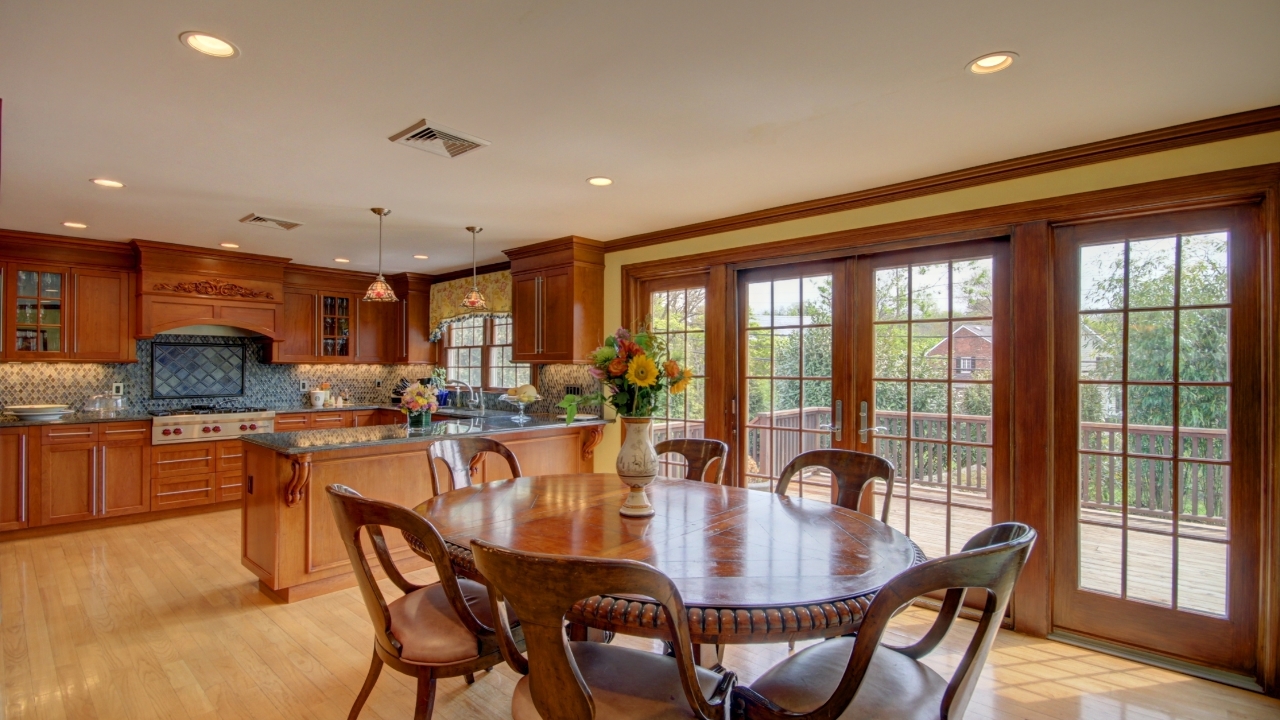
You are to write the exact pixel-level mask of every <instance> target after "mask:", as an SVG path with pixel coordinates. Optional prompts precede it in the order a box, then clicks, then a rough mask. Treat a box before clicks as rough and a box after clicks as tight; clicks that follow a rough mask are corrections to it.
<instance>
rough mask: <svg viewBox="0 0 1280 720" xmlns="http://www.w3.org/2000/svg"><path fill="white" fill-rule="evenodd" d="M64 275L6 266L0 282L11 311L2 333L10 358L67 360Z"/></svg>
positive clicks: (44, 269)
mask: <svg viewBox="0 0 1280 720" xmlns="http://www.w3.org/2000/svg"><path fill="white" fill-rule="evenodd" d="M68 274H69V273H68V272H67V270H66V269H65V268H48V267H39V266H27V265H23V264H19V263H9V265H8V267H7V272H5V273H4V276H3V278H2V279H3V281H4V284H5V286H6V287H5V290H6V294H7V295H8V297H9V298H10V302H9V303H7V305H8V306H9V308H12V310H11V311H10V313H11V314H10V313H6V315H7V317H6V318H5V321H6V322H5V323H4V326H3V331H4V332H5V334H6V337H5V343H6V345H8V349H9V350H10V352H11V353H12V356H13V357H15V358H23V359H45V358H47V359H54V358H64V357H66V356H67V353H68V347H67V309H68V307H67V295H68V293H67V290H68V282H67V277H68Z"/></svg>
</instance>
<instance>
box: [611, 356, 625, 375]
mask: <svg viewBox="0 0 1280 720" xmlns="http://www.w3.org/2000/svg"><path fill="white" fill-rule="evenodd" d="M608 369H609V374H610V375H612V376H613V377H622V376H623V375H626V374H627V359H626V358H625V357H623V356H622V355H618V356H617V357H615V358H614V359H613V360H610V361H609V368H608Z"/></svg>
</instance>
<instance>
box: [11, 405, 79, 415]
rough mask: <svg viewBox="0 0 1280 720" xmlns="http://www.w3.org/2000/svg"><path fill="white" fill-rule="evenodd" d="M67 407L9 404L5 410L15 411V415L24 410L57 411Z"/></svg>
mask: <svg viewBox="0 0 1280 720" xmlns="http://www.w3.org/2000/svg"><path fill="white" fill-rule="evenodd" d="M67 407H68V406H67V405H9V406H6V407H5V410H6V411H8V412H11V413H13V414H14V415H19V414H21V413H24V412H25V413H33V412H39V413H50V412H57V411H59V410H66V409H67Z"/></svg>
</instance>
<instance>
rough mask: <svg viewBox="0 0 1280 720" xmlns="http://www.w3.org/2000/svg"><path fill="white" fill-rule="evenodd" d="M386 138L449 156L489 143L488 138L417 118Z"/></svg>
mask: <svg viewBox="0 0 1280 720" xmlns="http://www.w3.org/2000/svg"><path fill="white" fill-rule="evenodd" d="M387 139H388V140H390V141H391V142H393V143H396V144H397V145H407V146H409V147H411V148H417V149H418V150H426V151H427V152H429V153H434V154H436V155H439V156H441V157H449V158H456V157H458V156H459V155H463V154H465V153H469V152H471V151H472V150H475V149H477V148H482V147H484V146H486V145H488V144H489V141H488V140H481V139H480V138H478V137H476V136H474V135H468V134H466V133H464V132H459V131H457V130H454V129H453V128H448V127H445V126H444V125H438V124H436V123H431V122H427V121H426V120H419V121H418V122H416V123H414V124H413V125H411V126H409V127H407V128H405V129H404V130H401V131H400V132H398V133H396V134H395V135H392V136H391V137H389V138H387Z"/></svg>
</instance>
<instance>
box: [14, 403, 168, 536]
mask: <svg viewBox="0 0 1280 720" xmlns="http://www.w3.org/2000/svg"><path fill="white" fill-rule="evenodd" d="M150 429H151V423H150V422H147V421H140V422H122V423H102V424H96V425H95V424H86V425H47V426H43V427H41V428H40V443H41V454H40V494H41V498H42V500H41V515H40V520H41V523H42V524H46V525H52V524H57V523H65V522H75V521H77V520H89V519H92V518H97V517H112V516H116V515H129V514H132V513H139V512H146V511H147V510H148V509H150V505H151V503H150V490H151V487H150V486H151V468H150V467H149V465H150V457H151V433H150Z"/></svg>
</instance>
